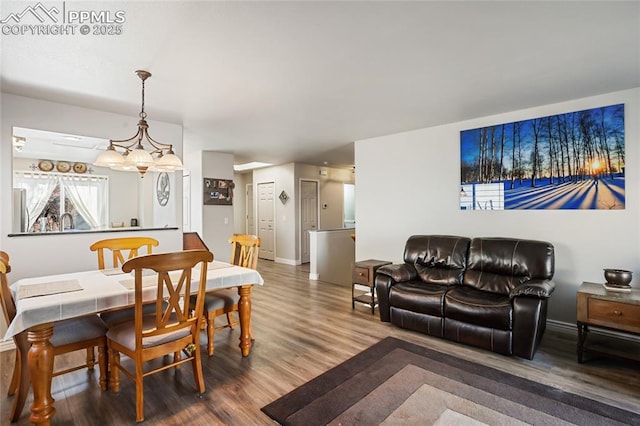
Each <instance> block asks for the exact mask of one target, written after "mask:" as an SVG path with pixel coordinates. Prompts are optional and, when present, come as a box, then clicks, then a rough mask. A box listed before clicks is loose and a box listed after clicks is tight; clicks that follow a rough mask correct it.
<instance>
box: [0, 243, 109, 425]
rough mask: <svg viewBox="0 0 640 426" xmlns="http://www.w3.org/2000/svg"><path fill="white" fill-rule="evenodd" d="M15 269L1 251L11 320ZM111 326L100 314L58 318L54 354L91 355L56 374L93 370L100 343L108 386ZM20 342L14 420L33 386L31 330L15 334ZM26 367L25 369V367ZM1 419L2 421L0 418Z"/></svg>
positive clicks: (2, 292) (0, 285)
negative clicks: (12, 272)
mask: <svg viewBox="0 0 640 426" xmlns="http://www.w3.org/2000/svg"><path fill="white" fill-rule="evenodd" d="M10 270H11V266H10V265H9V256H8V255H7V253H6V252H0V301H1V304H2V311H3V313H4V318H5V320H6V322H7V324H10V323H11V321H13V319H14V318H15V316H16V304H15V300H14V299H13V294H12V293H11V289H10V288H9V283H8V279H7V273H8V272H9V271H10ZM106 331H107V327H106V325H105V324H104V323H103V322H102V320H101V319H100V318H99V317H98V316H97V315H91V316H88V317H81V318H72V319H68V320H64V321H59V322H56V323H55V324H54V326H53V335H52V336H51V338H50V342H51V345H52V346H53V355H54V357H55V356H58V355H63V354H66V353H70V352H75V351H79V350H86V353H87V357H86V360H85V362H84V363H83V364H82V365H78V366H74V367H70V368H67V369H64V370H59V371H55V372H54V373H53V377H55V376H59V375H61V374H65V373H70V372H72V371H76V370H79V369H82V368H88V369H90V370H92V369H93V367H94V366H95V364H96V362H95V355H94V348H95V347H96V346H97V347H98V367H99V369H100V377H99V383H100V388H101V389H102V390H106V389H107V338H106ZM13 341H14V343H15V345H16V354H15V362H14V365H13V375H12V378H11V383H10V385H9V390H8V394H9V395H10V396H11V395H16V393H17V395H16V396H15V399H14V401H13V407H12V409H11V412H10V413H9V419H10V421H11V422H16V421H18V419H19V418H20V414H21V413H22V409H23V408H24V404H25V402H26V400H27V395H28V393H29V388H30V386H31V375H30V372H29V370H28V368H27V355H28V351H29V347H30V346H29V341H28V340H27V331H23V332H22V333H19V334H17V335H16V336H14V337H13ZM23 369H24V370H23ZM0 423H1V422H0Z"/></svg>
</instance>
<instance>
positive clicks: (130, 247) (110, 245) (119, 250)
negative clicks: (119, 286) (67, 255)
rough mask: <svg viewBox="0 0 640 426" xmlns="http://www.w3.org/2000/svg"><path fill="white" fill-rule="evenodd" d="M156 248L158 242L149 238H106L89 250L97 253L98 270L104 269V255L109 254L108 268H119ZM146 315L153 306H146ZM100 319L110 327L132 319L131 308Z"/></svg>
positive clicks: (108, 313)
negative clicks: (109, 262)
mask: <svg viewBox="0 0 640 426" xmlns="http://www.w3.org/2000/svg"><path fill="white" fill-rule="evenodd" d="M157 246H158V240H156V239H155V238H151V237H121V238H108V239H106V240H100V241H96V242H95V243H93V244H91V246H90V247H89V249H90V250H91V251H97V252H98V269H106V262H105V257H106V256H105V253H108V252H111V264H110V265H109V266H108V267H109V268H120V267H121V266H122V265H123V264H124V263H125V262H126V261H127V260H129V259H133V258H134V257H136V256H139V255H140V254H145V253H144V251H145V250H146V254H151V253H152V251H153V247H157ZM141 252H142V253H141ZM145 309H146V310H147V313H151V312H153V310H154V309H155V305H153V304H148V305H146V307H145ZM100 318H102V320H103V321H104V322H105V324H107V326H108V327H111V326H113V325H115V324H118V323H120V322H123V321H127V320H130V319H133V308H127V309H119V310H116V311H111V312H102V313H101V314H100Z"/></svg>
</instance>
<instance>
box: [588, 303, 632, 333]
mask: <svg viewBox="0 0 640 426" xmlns="http://www.w3.org/2000/svg"><path fill="white" fill-rule="evenodd" d="M588 303H589V307H588V311H589V320H597V321H603V322H608V323H610V324H611V326H612V327H615V326H616V325H620V324H624V325H626V326H631V327H639V328H640V305H630V304H627V303H618V302H612V301H610V300H600V299H595V298H592V297H590V298H589V302H588Z"/></svg>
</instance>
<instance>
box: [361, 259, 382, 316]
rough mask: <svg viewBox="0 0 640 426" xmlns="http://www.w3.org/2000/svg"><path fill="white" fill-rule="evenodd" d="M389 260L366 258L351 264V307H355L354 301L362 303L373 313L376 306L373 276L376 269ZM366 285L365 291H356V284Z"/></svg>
mask: <svg viewBox="0 0 640 426" xmlns="http://www.w3.org/2000/svg"><path fill="white" fill-rule="evenodd" d="M390 264H391V262H388V261H386V260H376V259H368V260H362V261H360V262H356V263H355V265H354V266H353V278H352V281H351V282H352V284H351V309H355V308H356V302H360V303H364V304H366V305H369V306H370V307H371V314H372V315H373V314H374V310H375V307H376V304H377V303H376V302H377V299H376V289H375V285H376V284H375V280H374V279H375V276H376V270H377V269H378V268H379V267H381V266H384V265H390ZM357 285H360V286H366V287H369V289H368V290H367V291H366V292H358V293H356V291H357V290H356V286H357Z"/></svg>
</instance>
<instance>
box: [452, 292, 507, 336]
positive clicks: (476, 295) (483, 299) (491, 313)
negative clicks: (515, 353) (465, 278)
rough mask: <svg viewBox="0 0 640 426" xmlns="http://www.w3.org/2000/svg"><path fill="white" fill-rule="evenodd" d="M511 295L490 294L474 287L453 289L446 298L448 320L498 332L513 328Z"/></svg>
mask: <svg viewBox="0 0 640 426" xmlns="http://www.w3.org/2000/svg"><path fill="white" fill-rule="evenodd" d="M512 311H513V310H512V308H511V301H510V300H509V295H502V294H497V293H490V292H488V291H483V290H478V289H477V288H474V287H469V286H461V287H455V288H451V289H450V290H449V291H448V292H447V293H446V294H445V296H444V315H445V317H446V318H450V319H454V320H458V321H461V322H464V323H468V324H474V325H479V326H482V327H487V328H493V329H497V330H511V329H512V327H513V315H512Z"/></svg>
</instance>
